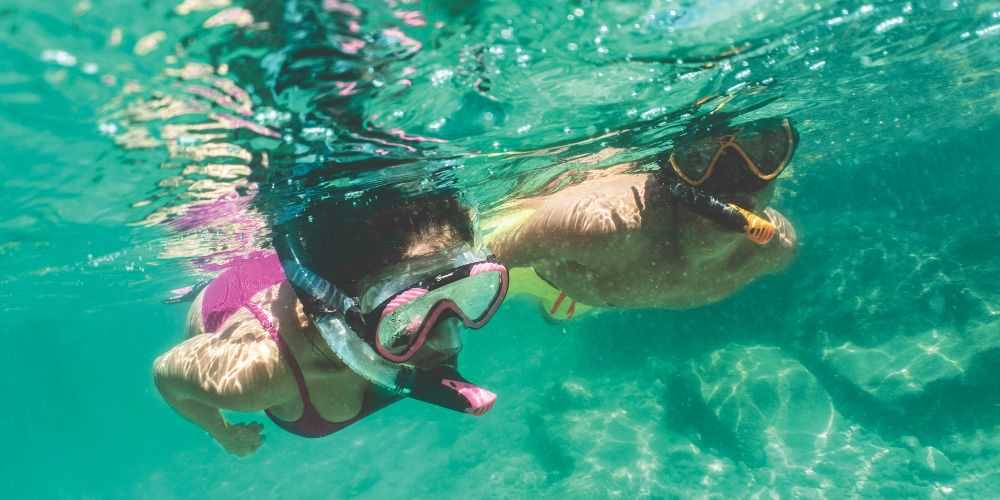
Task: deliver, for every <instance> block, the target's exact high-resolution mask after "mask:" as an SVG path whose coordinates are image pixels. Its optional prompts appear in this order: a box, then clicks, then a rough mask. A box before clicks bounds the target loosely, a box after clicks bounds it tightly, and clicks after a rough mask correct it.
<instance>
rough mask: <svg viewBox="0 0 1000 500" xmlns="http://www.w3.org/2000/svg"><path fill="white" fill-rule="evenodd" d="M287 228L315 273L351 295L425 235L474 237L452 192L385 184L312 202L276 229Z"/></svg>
mask: <svg viewBox="0 0 1000 500" xmlns="http://www.w3.org/2000/svg"><path fill="white" fill-rule="evenodd" d="M285 231H289V232H290V233H291V234H292V236H293V237H295V238H298V240H299V241H300V242H301V246H302V248H303V250H305V253H306V257H307V259H308V261H309V262H308V263H307V265H308V266H309V267H310V268H311V269H312V270H313V271H314V272H316V273H318V274H319V275H320V276H323V277H324V278H326V279H327V280H328V281H330V282H331V283H333V284H334V285H337V286H338V287H339V288H341V289H342V290H344V291H345V292H347V293H348V294H350V295H353V296H357V295H359V294H360V290H359V282H360V281H361V280H362V279H363V278H364V277H366V276H370V275H372V274H375V273H377V272H379V271H380V270H381V269H384V268H385V267H387V266H391V265H393V264H397V263H399V262H401V261H402V260H403V258H404V256H405V253H406V251H407V250H408V249H409V248H410V247H411V246H412V245H413V244H415V243H417V242H419V239H420V238H423V237H426V235H428V234H432V233H438V234H447V235H448V236H449V237H453V238H454V241H455V243H471V242H472V241H473V240H474V232H473V223H472V219H471V217H470V214H469V210H468V209H467V208H466V207H465V206H464V205H463V204H462V202H461V201H460V200H459V198H458V197H457V195H456V193H455V192H440V191H439V192H435V193H432V194H425V195H420V196H416V197H406V196H404V195H403V194H402V193H401V192H400V191H399V190H397V189H393V188H388V187H383V188H379V189H376V190H373V191H369V192H366V193H364V194H363V195H361V196H360V197H356V198H350V199H347V198H344V197H335V198H329V199H325V200H320V201H316V202H313V203H312V204H310V205H309V206H307V207H306V209H305V211H304V212H303V213H302V214H301V215H300V216H299V217H297V218H296V219H295V220H292V221H289V222H288V223H286V224H283V225H282V227H281V228H279V229H278V232H279V233H280V232H285Z"/></svg>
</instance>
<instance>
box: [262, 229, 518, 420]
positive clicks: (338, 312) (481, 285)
mask: <svg viewBox="0 0 1000 500" xmlns="http://www.w3.org/2000/svg"><path fill="white" fill-rule="evenodd" d="M276 247H277V249H278V253H279V256H280V257H281V262H282V266H283V267H284V269H285V274H286V276H287V277H288V279H289V281H290V282H291V283H292V285H293V286H294V288H295V290H296V294H297V295H298V296H299V298H300V300H302V302H303V305H304V306H305V309H306V312H307V314H308V315H309V317H310V319H311V320H312V322H313V323H314V324H315V325H316V327H317V328H318V329H319V331H320V334H321V336H322V337H323V339H324V340H325V341H326V343H327V345H328V346H329V347H330V349H331V350H332V351H333V352H334V353H335V354H336V355H337V356H338V357H340V358H341V360H343V361H344V363H345V364H346V365H347V366H348V367H350V368H351V369H352V370H353V371H355V372H356V373H358V374H359V375H361V376H362V377H365V378H366V379H367V380H369V381H370V382H372V383H375V384H377V385H379V386H381V387H383V388H385V389H388V390H390V391H393V392H395V393H397V394H399V395H400V396H407V397H412V398H415V399H419V400H422V401H426V402H428V403H433V404H436V405H439V406H443V407H446V408H450V409H453V410H456V411H461V412H465V413H469V414H472V415H482V414H484V413H486V412H487V411H489V410H490V409H491V408H492V407H493V403H494V402H495V401H496V395H495V394H494V393H492V392H490V391H488V390H486V389H483V388H481V387H479V386H477V385H475V384H472V383H470V382H469V381H468V380H466V379H464V378H463V377H462V376H461V375H460V374H459V373H458V370H457V368H456V365H457V356H456V357H453V358H452V360H450V361H449V362H446V363H442V364H439V365H437V366H433V367H426V368H423V367H416V366H413V365H412V364H408V363H407V362H408V361H410V360H411V359H412V358H413V357H414V355H416V354H417V353H418V352H419V351H420V350H421V349H422V348H424V347H425V346H426V345H427V344H428V339H429V338H430V336H431V335H432V331H433V330H434V327H435V326H436V325H437V324H438V323H439V322H441V321H442V320H444V319H445V318H451V317H454V318H457V319H460V320H461V321H462V323H463V324H464V325H465V326H467V327H469V328H473V329H478V328H481V327H482V326H484V325H485V324H486V323H487V322H488V321H489V320H490V319H491V318H492V317H493V315H494V314H495V313H496V311H497V309H498V308H499V306H500V304H501V303H502V302H503V299H504V297H505V296H506V294H507V288H508V285H509V276H508V272H507V268H506V267H505V266H503V265H502V264H500V263H498V262H496V261H495V260H494V259H493V258H492V257H486V258H484V259H482V260H479V261H476V262H471V263H466V264H463V265H460V266H457V267H453V268H451V269H448V270H445V271H439V272H437V273H436V274H433V275H430V276H427V277H425V278H423V279H420V280H418V281H416V282H414V283H412V284H410V285H409V286H406V287H403V288H402V289H401V291H399V292H396V293H394V294H393V295H391V296H390V297H389V298H387V299H385V300H384V301H383V302H382V303H380V304H379V305H378V306H376V307H375V308H374V309H372V310H371V311H368V312H362V310H361V307H360V305H359V303H360V301H359V300H358V299H356V298H354V297H351V296H349V295H347V294H346V293H344V292H343V291H342V290H340V289H339V288H337V287H336V286H334V285H333V284H331V283H330V282H329V281H328V280H326V279H325V278H323V277H322V276H319V275H318V274H316V273H314V272H313V271H311V270H310V269H309V267H307V266H306V265H305V264H303V259H302V251H301V248H300V247H299V246H298V245H297V242H296V241H295V238H293V237H287V238H279V239H278V240H276ZM345 326H346V327H347V328H345Z"/></svg>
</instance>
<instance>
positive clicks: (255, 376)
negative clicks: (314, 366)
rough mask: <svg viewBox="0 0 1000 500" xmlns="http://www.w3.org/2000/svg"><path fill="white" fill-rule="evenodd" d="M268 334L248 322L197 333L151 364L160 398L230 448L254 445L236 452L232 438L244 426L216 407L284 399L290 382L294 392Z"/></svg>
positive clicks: (246, 407) (249, 407) (251, 407)
mask: <svg viewBox="0 0 1000 500" xmlns="http://www.w3.org/2000/svg"><path fill="white" fill-rule="evenodd" d="M258 330H259V331H258ZM267 335H268V334H267V333H266V332H264V331H263V330H262V329H260V328H259V327H257V325H253V326H248V324H241V325H236V326H235V327H234V328H232V329H229V330H226V331H223V332H219V333H217V334H203V335H196V336H194V337H191V338H189V339H188V340H187V341H185V342H184V343H182V344H180V345H178V346H176V347H174V348H173V349H171V350H170V351H167V352H166V353H165V354H163V355H162V356H160V357H159V358H157V359H156V361H155V363H154V365H153V375H154V380H155V382H156V387H157V389H159V391H160V394H162V395H163V398H164V400H166V402H167V403H168V404H169V405H170V406H171V407H173V408H174V410H176V411H177V412H178V413H180V414H181V415H182V416H183V417H185V418H187V419H188V420H190V421H191V422H193V423H195V424H196V425H198V426H199V427H201V428H203V429H204V430H205V431H207V432H208V433H209V434H210V435H211V436H212V437H213V438H215V439H216V440H217V441H218V442H219V443H220V444H222V445H223V447H225V448H226V449H227V450H228V451H230V452H232V453H236V454H245V453H248V452H250V451H253V450H252V449H251V450H242V451H244V452H245V453H241V448H240V443H235V442H234V438H236V437H239V436H237V435H238V434H245V432H246V431H247V427H246V426H234V425H231V424H229V423H228V422H226V420H225V418H224V417H223V416H222V414H221V412H220V410H222V409H227V410H237V411H248V412H249V411H260V410H264V409H267V408H270V407H272V406H276V405H278V404H281V403H283V402H284V399H286V398H284V397H283V396H284V395H286V394H287V392H288V390H289V388H291V390H292V392H293V393H294V381H293V380H292V379H291V375H290V374H289V373H288V370H287V368H286V367H285V365H284V363H282V362H281V359H280V354H279V351H278V349H277V345H276V344H275V343H274V342H273V341H271V339H270V338H269V337H268V336H267ZM258 433H259V430H258ZM244 437H245V436H244ZM258 443H259V439H258ZM243 444H245V443H243ZM253 448H255V446H254V447H253Z"/></svg>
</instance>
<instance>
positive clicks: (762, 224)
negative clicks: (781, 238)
mask: <svg viewBox="0 0 1000 500" xmlns="http://www.w3.org/2000/svg"><path fill="white" fill-rule="evenodd" d="M729 206H730V207H732V208H734V209H736V211H738V212H739V213H740V215H742V216H743V218H744V219H745V220H746V225H745V226H743V231H744V232H745V233H746V234H747V238H749V239H750V241H752V242H754V243H756V244H758V245H766V244H767V242H769V241H771V238H773V237H774V233H775V231H776V229H775V227H774V224H771V222H770V221H768V220H767V219H764V218H763V217H761V216H759V215H757V214H755V213H753V212H751V211H749V210H746V209H744V208H742V207H739V206H736V205H733V204H732V203H730V204H729Z"/></svg>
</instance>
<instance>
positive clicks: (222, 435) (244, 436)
mask: <svg viewBox="0 0 1000 500" xmlns="http://www.w3.org/2000/svg"><path fill="white" fill-rule="evenodd" d="M263 430H264V427H263V426H262V425H260V424H258V423H256V422H254V423H250V424H227V425H226V427H225V429H224V430H222V431H219V432H216V433H214V434H212V437H214V438H215V440H216V441H218V442H219V444H221V445H222V447H223V448H225V449H226V451H228V452H229V453H231V454H233V455H236V456H238V457H245V456H247V455H251V454H253V452H255V451H257V448H260V443H261V442H262V441H263V440H264V436H263V435H262V431H263Z"/></svg>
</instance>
